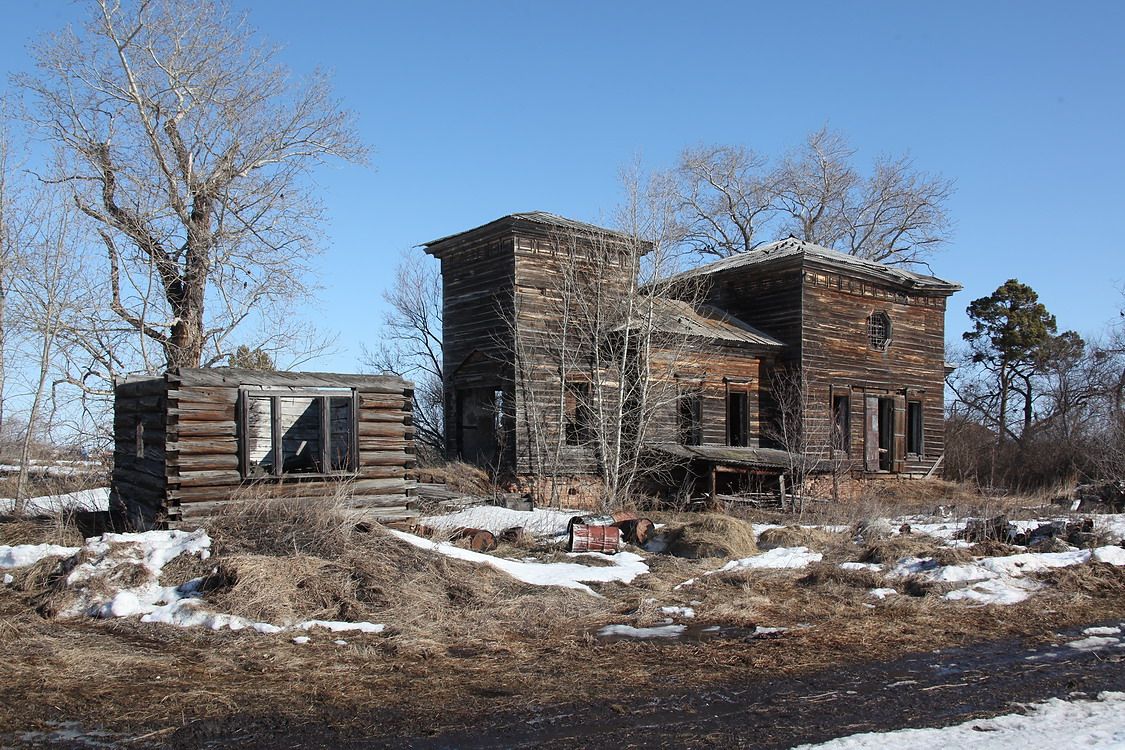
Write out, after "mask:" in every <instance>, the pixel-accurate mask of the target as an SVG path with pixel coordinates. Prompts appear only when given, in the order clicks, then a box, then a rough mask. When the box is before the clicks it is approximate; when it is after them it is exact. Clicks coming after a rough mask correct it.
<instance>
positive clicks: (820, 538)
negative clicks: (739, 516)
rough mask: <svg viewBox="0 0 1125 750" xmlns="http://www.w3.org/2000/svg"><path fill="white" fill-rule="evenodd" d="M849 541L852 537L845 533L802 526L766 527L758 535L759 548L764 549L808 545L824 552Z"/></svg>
mask: <svg viewBox="0 0 1125 750" xmlns="http://www.w3.org/2000/svg"><path fill="white" fill-rule="evenodd" d="M849 543H850V539H849V538H848V535H847V534H845V533H841V532H835V531H825V530H824V529H811V528H805V527H801V526H782V527H779V528H776V529H766V530H765V531H763V532H762V533H761V534H759V535H758V549H760V550H763V551H764V550H770V549H774V548H775V547H808V548H809V549H811V550H815V551H817V552H823V551H824V550H827V549H833V548H836V547H840V546H841V545H848V544H849Z"/></svg>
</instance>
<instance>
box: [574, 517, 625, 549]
mask: <svg viewBox="0 0 1125 750" xmlns="http://www.w3.org/2000/svg"><path fill="white" fill-rule="evenodd" d="M620 546H621V529H619V528H617V527H616V526H590V525H588V524H584V523H576V524H574V525H572V526H571V527H570V551H571V552H603V553H605V554H607V555H613V554H616V553H617V548H618V547H620Z"/></svg>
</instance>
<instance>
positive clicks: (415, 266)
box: [363, 253, 445, 455]
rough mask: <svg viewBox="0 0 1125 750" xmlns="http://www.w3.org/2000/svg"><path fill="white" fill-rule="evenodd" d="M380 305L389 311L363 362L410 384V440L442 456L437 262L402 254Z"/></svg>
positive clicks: (440, 322)
mask: <svg viewBox="0 0 1125 750" xmlns="http://www.w3.org/2000/svg"><path fill="white" fill-rule="evenodd" d="M383 301H384V302H386V303H387V305H388V306H389V309H388V311H387V313H386V315H385V316H384V318H383V327H382V329H381V331H380V342H379V345H378V346H377V347H376V348H374V349H365V350H364V355H363V360H364V364H365V365H366V366H367V367H369V368H371V369H373V370H376V371H380V372H389V373H393V374H395V375H398V376H400V377H404V378H408V379H410V380H413V381H414V383H415V390H414V401H415V404H414V406H415V411H414V426H415V431H416V437H417V438H418V440H419V441H421V442H422V443H424V444H425V445H426V446H428V447H429V448H430V450H431V451H433V452H434V453H435V455H442V454H443V453H444V451H445V424H444V421H445V420H444V412H443V409H444V406H443V404H444V400H443V396H442V365H441V363H442V349H441V347H442V339H441V337H442V293H441V274H440V272H439V270H438V267H437V264H436V263H435V262H433V261H432V260H430V259H429V258H427V257H420V256H418V255H416V254H414V253H407V254H404V255H403V257H402V259H401V260H400V261H399V264H398V267H397V268H396V269H395V278H394V281H393V282H392V283H391V285H390V286H389V287H388V288H387V290H386V291H385V292H383Z"/></svg>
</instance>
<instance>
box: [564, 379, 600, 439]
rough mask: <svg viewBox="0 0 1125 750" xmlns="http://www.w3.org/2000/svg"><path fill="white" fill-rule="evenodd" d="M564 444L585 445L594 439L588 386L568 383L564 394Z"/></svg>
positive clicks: (581, 382)
mask: <svg viewBox="0 0 1125 750" xmlns="http://www.w3.org/2000/svg"><path fill="white" fill-rule="evenodd" d="M564 401H565V411H566V415H565V419H566V425H565V428H566V444H567V445H587V444H589V443H590V442H592V441H593V438H594V424H593V422H594V419H593V417H594V414H593V409H592V408H591V404H590V384H589V383H587V382H584V381H577V382H573V381H572V382H568V383H567V384H566V390H565V393H564Z"/></svg>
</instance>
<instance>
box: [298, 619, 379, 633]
mask: <svg viewBox="0 0 1125 750" xmlns="http://www.w3.org/2000/svg"><path fill="white" fill-rule="evenodd" d="M293 627H294V628H300V629H301V630H309V629H311V628H327V629H328V630H331V631H332V632H333V633H343V632H346V631H349V630H358V631H359V632H361V633H382V632H383V630H384V629H385V628H386V627H387V626H386V625H376V624H374V623H370V622H339V621H336V620H305V621H304V622H299V623H297V624H296V625H294V626H293Z"/></svg>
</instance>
